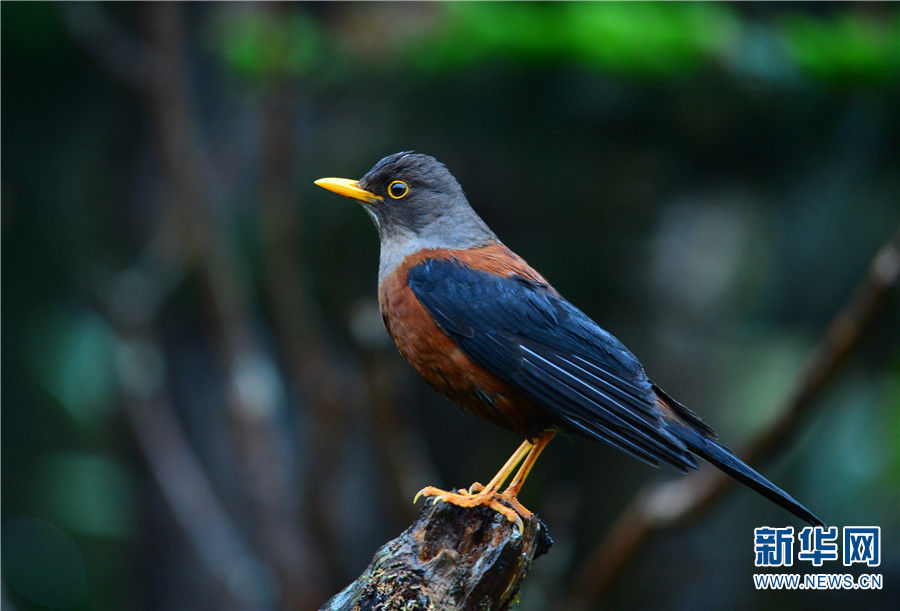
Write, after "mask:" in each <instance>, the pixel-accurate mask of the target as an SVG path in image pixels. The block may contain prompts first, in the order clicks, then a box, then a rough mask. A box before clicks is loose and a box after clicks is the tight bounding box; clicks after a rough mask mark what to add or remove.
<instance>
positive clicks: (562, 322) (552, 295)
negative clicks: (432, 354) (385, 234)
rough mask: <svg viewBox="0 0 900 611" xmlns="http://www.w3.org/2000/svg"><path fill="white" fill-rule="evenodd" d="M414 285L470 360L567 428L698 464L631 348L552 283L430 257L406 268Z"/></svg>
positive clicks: (655, 457)
mask: <svg viewBox="0 0 900 611" xmlns="http://www.w3.org/2000/svg"><path fill="white" fill-rule="evenodd" d="M409 287H410V288H411V289H412V291H413V293H414V294H415V295H416V297H417V298H418V299H419V301H420V302H421V303H422V305H423V306H424V307H425V308H426V309H427V310H428V311H429V313H430V314H431V316H432V317H433V318H434V320H435V321H436V322H437V324H438V325H439V326H440V327H441V329H442V330H443V331H444V332H445V333H447V335H449V336H450V338H451V339H453V341H455V342H456V343H457V345H459V347H460V348H461V349H462V350H463V351H464V352H465V353H466V355H467V356H469V358H471V359H472V360H474V361H475V362H477V363H478V364H479V365H481V366H482V367H484V368H485V369H487V370H488V371H490V372H491V373H493V374H494V375H496V376H497V377H499V378H500V379H502V380H504V381H505V382H507V383H508V384H511V385H512V386H514V387H516V388H517V389H518V390H520V391H521V392H522V393H523V394H524V395H526V396H527V397H529V398H530V399H532V400H533V401H535V402H536V403H537V404H538V405H541V406H542V407H543V408H545V409H546V411H547V412H548V414H549V415H550V416H552V418H553V419H554V420H555V421H557V422H558V423H559V424H561V425H562V426H563V427H564V428H567V429H569V430H573V431H577V432H580V433H583V434H585V435H588V436H590V437H595V438H598V439H603V440H605V441H607V442H609V443H611V444H612V445H614V446H616V447H618V448H620V449H622V450H624V451H626V452H628V453H630V454H632V455H634V456H636V457H638V458H641V459H642V460H645V461H647V462H649V463H651V464H654V465H656V464H659V463H660V462H662V463H667V464H669V465H672V466H674V467H676V468H678V469H681V470H687V469H690V468H694V467H695V466H696V465H695V463H694V460H693V457H692V456H691V455H690V454H689V453H688V452H687V450H686V448H685V445H684V443H683V442H682V441H681V440H679V439H678V438H676V437H675V436H674V435H672V433H670V432H669V430H667V427H666V424H665V422H664V420H663V416H662V413H661V412H660V410H659V408H658V407H657V405H656V394H655V393H654V389H653V385H652V384H651V383H650V381H649V380H648V379H647V376H646V375H645V374H644V370H643V368H642V367H641V364H640V363H639V362H638V360H637V359H636V358H635V357H634V355H633V354H631V353H630V352H629V351H628V349H627V348H625V346H623V345H622V343H621V342H619V340H617V339H616V338H615V337H613V336H612V335H610V334H609V333H607V332H606V331H604V330H603V329H601V328H600V327H599V326H598V325H597V324H596V323H595V322H594V321H592V320H591V319H590V318H588V317H587V316H586V315H585V314H583V313H582V312H581V311H580V310H578V308H576V307H575V306H573V305H572V304H570V303H569V302H568V301H566V300H565V299H563V298H562V297H560V296H559V295H558V294H556V292H554V291H553V290H552V289H551V288H549V287H548V286H546V285H544V284H540V283H537V282H533V281H531V280H528V279H526V278H524V277H520V276H512V277H508V278H506V277H502V276H499V275H496V274H491V273H488V272H483V271H479V270H475V269H472V268H470V267H467V266H465V265H463V264H462V263H460V262H459V261H456V260H452V259H430V260H427V261H424V262H423V263H420V264H419V265H417V266H415V267H413V268H412V269H410V271H409Z"/></svg>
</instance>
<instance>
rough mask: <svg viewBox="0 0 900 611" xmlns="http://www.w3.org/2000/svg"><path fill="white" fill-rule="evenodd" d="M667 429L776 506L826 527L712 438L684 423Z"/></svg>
mask: <svg viewBox="0 0 900 611" xmlns="http://www.w3.org/2000/svg"><path fill="white" fill-rule="evenodd" d="M667 428H668V429H669V431H670V432H671V433H672V434H673V435H675V436H676V437H678V438H679V439H680V440H681V441H683V442H684V444H685V445H686V446H687V447H688V449H689V450H690V451H691V452H693V453H694V454H696V455H697V456H700V457H701V458H703V459H705V460H706V461H708V462H710V463H712V464H713V465H715V466H716V467H718V468H719V469H721V470H722V471H724V472H725V473H727V474H728V475H730V476H732V477H733V478H735V479H736V480H738V481H739V482H741V483H743V484H744V485H746V486H748V487H750V488H752V489H753V490H755V491H757V492H758V493H760V494H761V495H763V496H764V497H766V498H767V499H769V500H770V501H772V502H773V503H775V504H777V505H779V506H781V507H783V508H784V509H787V510H788V511H790V512H791V513H792V514H794V515H795V516H797V517H798V518H800V519H802V520H805V521H806V522H809V523H810V524H812V525H813V526H825V523H824V522H822V520H820V519H819V518H818V517H816V516H815V515H814V514H813V513H812V512H811V511H810V510H808V509H807V508H806V507H804V506H803V505H801V504H800V503H799V502H798V501H797V500H795V499H794V497H792V496H791V495H789V494H788V493H787V492H785V491H784V490H782V489H781V488H779V487H778V486H776V485H775V484H773V483H772V482H770V481H769V480H767V479H766V478H765V477H763V476H762V475H760V474H759V473H757V472H756V471H754V470H753V469H751V468H750V467H749V466H747V465H746V464H744V462H743V461H741V459H740V458H738V457H737V456H735V455H734V453H733V452H731V451H730V450H728V449H727V448H723V447H722V446H720V445H719V444H717V443H716V442H715V441H713V440H712V439H709V438H708V437H705V436H704V435H703V434H701V433H700V432H698V431H695V430H693V429H691V428H689V427H687V426H684V425H682V424H679V423H676V422H669V423H668V427H667Z"/></svg>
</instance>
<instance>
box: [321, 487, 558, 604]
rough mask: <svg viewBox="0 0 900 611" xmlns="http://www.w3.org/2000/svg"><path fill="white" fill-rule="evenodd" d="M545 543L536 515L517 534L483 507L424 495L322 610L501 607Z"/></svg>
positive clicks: (510, 600)
mask: <svg viewBox="0 0 900 611" xmlns="http://www.w3.org/2000/svg"><path fill="white" fill-rule="evenodd" d="M552 544H553V541H552V540H551V539H550V536H549V535H548V534H547V527H546V526H544V524H543V522H541V521H540V519H538V518H537V517H536V516H532V517H531V518H530V519H528V520H525V528H524V530H523V531H522V534H519V533H518V531H517V529H516V526H515V525H514V524H512V523H511V522H509V521H508V520H507V519H506V518H505V517H503V516H501V515H500V514H499V513H497V512H496V511H493V510H492V509H488V508H487V507H475V508H461V507H457V506H455V505H451V504H449V503H440V502H439V503H432V502H431V501H426V502H425V506H424V507H423V508H422V510H421V511H420V512H419V516H418V517H417V518H416V521H415V522H413V524H412V525H411V526H410V527H409V528H407V529H406V530H405V531H404V532H403V534H401V535H400V536H399V537H397V538H396V539H394V540H393V541H390V542H388V543H386V544H385V545H383V546H382V547H381V549H379V550H378V551H377V552H376V553H375V557H374V558H373V559H372V563H371V564H370V565H369V566H368V568H366V570H365V571H363V574H362V575H360V576H359V578H358V579H357V580H356V581H354V582H353V583H351V584H350V585H349V586H347V587H346V588H344V590H343V591H342V592H340V593H339V594H337V595H335V596H334V597H333V598H332V599H331V600H329V601H328V602H327V603H326V604H325V606H323V607H322V609H323V610H328V611H350V610H356V609H506V608H508V607H509V605H510V604H511V603H513V602H514V601H515V598H516V593H517V592H518V591H519V587H520V586H521V585H522V581H523V580H524V579H525V575H526V574H527V573H528V570H529V569H530V568H531V563H532V561H533V560H534V559H535V558H536V557H538V556H540V555H541V554H545V553H546V552H547V550H548V549H550V546H551V545H552Z"/></svg>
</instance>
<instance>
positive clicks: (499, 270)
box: [378, 243, 550, 438]
mask: <svg viewBox="0 0 900 611" xmlns="http://www.w3.org/2000/svg"><path fill="white" fill-rule="evenodd" d="M429 259H455V260H457V261H459V262H460V263H462V264H464V265H466V266H467V267H470V268H472V269H477V270H481V271H486V272H490V273H493V274H498V275H501V276H506V277H509V276H513V275H519V276H522V277H525V278H528V279H529V280H533V281H535V282H542V283H546V282H547V281H546V280H544V278H543V277H542V276H541V275H540V274H539V273H537V272H536V271H535V270H534V269H532V268H531V267H530V266H529V265H528V264H527V263H525V261H524V260H522V258H521V257H519V256H518V255H516V254H515V253H513V252H512V251H511V250H509V249H508V248H507V247H506V246H504V245H503V244H500V243H496V244H491V245H488V246H483V247H480V248H472V249H469V250H449V249H429V250H422V251H419V252H417V253H415V254H413V255H410V256H408V257H406V258H405V259H404V260H403V262H402V263H400V265H398V266H397V267H396V268H395V269H394V270H393V271H392V272H391V273H390V274H388V275H387V276H385V277H384V278H383V279H382V281H381V283H380V284H379V287H378V301H379V304H380V306H381V316H382V318H383V319H384V324H385V326H386V327H387V330H388V333H390V334H391V337H393V338H394V341H395V342H396V343H397V347H398V348H399V349H400V353H401V354H403V356H404V357H405V358H406V360H407V361H409V363H410V365H412V366H413V368H414V369H415V370H416V371H417V372H418V373H419V375H421V376H422V377H423V378H425V380H426V381H427V382H428V383H429V384H431V385H432V386H433V387H434V388H435V389H436V390H437V391H439V392H441V393H443V394H444V395H446V396H448V397H450V398H451V399H453V400H454V401H456V402H457V403H459V404H460V406H461V407H463V408H464V409H466V410H468V411H470V412H472V413H473V414H475V415H476V416H478V417H480V418H483V419H485V420H487V421H489V422H492V423H494V424H496V425H498V426H501V427H503V428H505V429H508V430H511V431H515V432H517V433H520V434H522V435H525V436H527V437H529V438H533V437H535V436H536V435H537V434H539V433H540V432H541V430H543V429H544V428H546V427H547V426H548V425H549V424H550V422H548V421H547V418H546V416H542V415H541V413H540V410H539V409H537V407H536V406H535V405H534V404H533V403H532V402H531V401H529V400H528V399H527V398H525V397H524V396H522V395H521V393H519V392H518V391H517V390H515V389H514V388H513V387H511V386H510V385H509V384H507V383H506V382H504V381H503V380H500V379H499V378H497V376H495V375H494V374H492V373H491V372H489V371H487V370H486V369H484V368H483V367H481V366H480V365H478V364H476V363H475V362H473V361H472V360H471V359H470V358H469V357H468V356H466V354H465V353H464V352H463V351H462V350H461V349H460V348H459V346H457V345H456V343H455V342H454V341H453V340H452V339H450V338H449V337H448V336H447V335H446V334H445V333H444V332H443V331H441V329H440V327H438V325H437V324H436V323H435V322H434V320H433V319H432V317H431V315H430V314H429V313H428V311H427V310H426V309H425V307H424V306H423V305H422V304H421V303H420V302H419V300H418V299H417V298H416V296H415V294H414V293H413V292H412V289H410V288H409V285H408V283H407V281H408V279H409V270H410V269H412V268H413V267H415V266H416V265H418V264H420V263H422V262H424V261H427V260H429Z"/></svg>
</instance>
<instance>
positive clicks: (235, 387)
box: [144, 3, 322, 608]
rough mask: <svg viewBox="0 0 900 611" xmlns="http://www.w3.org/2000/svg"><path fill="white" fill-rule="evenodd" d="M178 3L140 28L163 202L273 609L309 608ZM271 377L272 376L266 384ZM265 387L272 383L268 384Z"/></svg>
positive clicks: (310, 590) (261, 370) (300, 545)
mask: <svg viewBox="0 0 900 611" xmlns="http://www.w3.org/2000/svg"><path fill="white" fill-rule="evenodd" d="M183 10H184V9H183V7H182V6H180V5H177V4H166V3H163V4H150V5H146V8H145V13H144V16H145V24H146V26H147V31H148V35H149V37H150V39H151V42H152V45H153V48H154V49H155V54H154V55H153V60H154V61H152V63H151V66H150V74H151V79H150V88H149V90H148V97H149V101H150V107H151V112H152V115H153V118H154V121H155V125H156V133H158V134H159V137H160V150H159V152H160V155H161V158H162V160H163V170H164V178H165V180H166V183H167V184H168V186H169V190H170V193H169V196H168V197H167V198H166V202H167V204H168V206H169V207H170V209H171V210H172V211H173V212H174V213H175V216H176V218H178V219H179V220H180V224H179V228H180V230H181V235H182V239H183V242H182V245H184V246H187V248H188V259H189V260H191V261H193V262H194V263H195V264H196V265H197V267H198V270H199V271H200V272H201V277H202V278H203V280H204V284H205V286H206V289H207V291H208V304H209V306H210V313H211V315H212V320H213V321H214V322H215V329H216V331H217V332H218V334H219V340H220V348H221V350H222V351H223V353H224V356H225V360H226V374H227V377H228V380H229V388H228V393H227V397H228V399H227V401H226V407H227V410H228V413H229V415H230V419H231V423H232V428H233V432H234V435H235V440H236V442H237V449H238V452H239V455H240V457H241V459H240V462H241V463H242V467H243V469H242V470H243V472H244V473H243V474H244V477H243V478H242V480H241V482H240V483H241V484H242V485H243V486H244V488H245V489H246V491H247V498H248V499H249V500H250V503H251V507H252V508H253V512H254V514H255V519H254V523H253V525H252V527H253V528H254V529H255V530H256V531H257V532H256V535H257V537H258V541H259V543H260V545H261V547H262V555H263V558H264V560H265V562H266V563H267V564H269V566H270V567H271V568H272V570H273V571H274V573H275V575H276V578H277V581H278V585H279V594H280V601H279V605H280V606H282V607H288V608H308V607H310V606H312V605H313V604H314V603H315V602H317V601H319V600H321V598H322V594H321V592H320V587H321V582H322V575H321V565H320V564H319V563H318V562H317V561H316V560H315V559H316V558H317V557H318V553H317V552H316V550H315V548H314V547H313V546H312V545H311V544H310V541H309V537H308V536H306V535H304V533H303V532H302V530H301V529H300V528H298V524H297V523H296V521H295V519H294V516H295V515H296V508H297V499H296V495H295V486H294V484H293V482H292V479H291V477H290V474H291V471H290V467H289V465H290V464H292V463H293V462H294V461H292V460H290V458H289V457H288V456H285V453H286V452H291V451H293V449H292V447H291V446H292V444H291V443H290V442H289V441H288V440H286V439H283V438H282V437H283V435H282V432H283V431H281V428H280V425H279V423H278V421H277V420H276V418H275V416H276V411H277V409H278V407H279V406H278V405H276V403H275V402H276V401H277V398H276V397H273V396H272V393H271V392H267V391H266V389H264V388H261V387H260V386H259V385H260V384H263V383H267V382H265V380H266V378H267V373H268V372H269V371H270V370H271V369H273V368H274V366H273V365H272V364H271V362H270V361H269V360H268V359H267V358H266V357H265V351H264V350H263V349H262V347H261V344H260V342H259V340H258V339H257V338H256V336H255V333H254V329H253V325H252V323H251V322H250V321H251V316H250V315H249V312H248V308H249V301H250V294H249V291H248V288H247V286H246V284H245V280H244V279H243V278H242V277H241V276H240V274H239V273H238V270H240V269H241V266H240V265H239V264H238V262H237V261H236V260H235V259H234V257H233V252H234V249H233V248H232V247H231V246H230V245H229V244H228V243H227V239H226V230H225V228H224V227H223V226H222V220H221V218H219V215H220V213H221V211H222V206H221V205H219V204H220V203H221V201H222V197H221V195H220V193H221V189H220V186H219V185H220V183H219V182H218V181H216V180H215V172H214V171H213V169H212V165H211V163H210V157H209V154H208V152H207V151H206V149H205V147H204V145H203V141H202V139H201V138H200V134H199V125H198V121H197V119H196V116H195V112H194V109H193V107H192V105H191V103H190V99H189V98H190V96H189V90H190V86H189V79H188V74H187V73H188V68H187V65H186V60H185V54H186V44H187V43H186V34H185V24H184V16H183ZM268 383H270V382H268ZM269 390H271V389H269Z"/></svg>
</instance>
